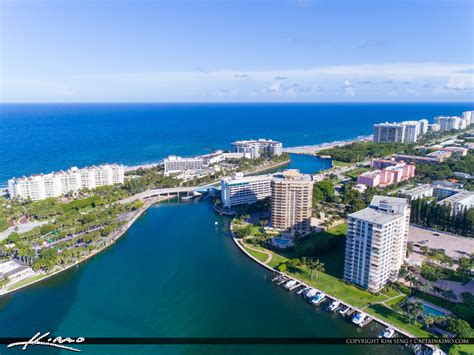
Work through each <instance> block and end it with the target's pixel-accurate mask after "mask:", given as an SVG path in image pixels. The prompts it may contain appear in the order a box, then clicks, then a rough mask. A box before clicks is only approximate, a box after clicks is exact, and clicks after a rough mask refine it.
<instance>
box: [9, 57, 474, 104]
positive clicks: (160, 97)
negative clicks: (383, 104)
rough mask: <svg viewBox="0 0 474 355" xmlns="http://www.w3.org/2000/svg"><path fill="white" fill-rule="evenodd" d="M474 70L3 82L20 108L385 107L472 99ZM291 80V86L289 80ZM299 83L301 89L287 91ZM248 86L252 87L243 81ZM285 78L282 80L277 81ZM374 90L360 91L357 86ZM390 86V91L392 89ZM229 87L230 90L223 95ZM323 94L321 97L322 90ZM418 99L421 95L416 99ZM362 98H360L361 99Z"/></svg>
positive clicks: (447, 67)
mask: <svg viewBox="0 0 474 355" xmlns="http://www.w3.org/2000/svg"><path fill="white" fill-rule="evenodd" d="M473 73H474V64H444V63H385V64H359V65H337V66H336V65H335V66H321V67H314V68H307V69H283V70H282V69H275V70H247V69H246V68H239V69H238V70H237V69H236V70H232V69H222V70H207V71H203V70H199V71H197V70H192V71H178V72H123V73H120V72H119V73H110V74H86V73H83V74H77V75H75V76H71V77H66V78H60V79H54V78H28V79H24V78H18V79H17V80H4V81H3V82H2V87H1V89H2V93H1V95H0V96H1V100H2V101H4V102H8V101H11V102H14V101H31V102H34V101H40V102H47V101H50V102H51V101H53V102H54V101H193V100H200V99H202V98H205V99H206V100H213V99H215V100H220V99H222V100H224V99H232V100H234V99H235V100H245V99H249V100H257V101H258V100H259V99H260V100H266V99H271V98H272V97H273V98H274V99H275V100H284V99H286V98H288V99H301V100H303V101H304V100H314V99H316V98H318V99H321V100H329V101H330V100H338V99H339V100H340V98H341V82H342V83H343V85H342V89H343V94H344V95H345V97H354V96H357V99H358V100H375V101H377V100H383V99H384V98H385V93H386V87H385V88H382V87H381V86H383V85H384V84H383V83H384V82H385V83H395V82H400V83H403V82H407V83H406V85H404V86H405V87H406V89H409V90H401V91H399V92H397V95H398V97H399V98H400V99H407V100H410V99H411V98H412V97H415V96H416V97H418V98H421V99H425V100H429V99H439V97H440V96H441V95H445V96H446V97H447V98H449V97H452V98H462V99H465V100H468V99H471V100H472V95H471V96H470V97H469V96H467V95H469V94H470V93H472V92H471V91H470V90H473V88H474V74H473ZM282 78H285V79H286V80H281V79H282ZM287 78H291V80H292V82H293V83H294V84H292V85H286V86H285V85H284V83H285V82H287V81H288V79H287ZM236 79H246V80H236ZM277 79H280V80H277ZM363 82H365V83H369V82H370V83H371V85H364V88H363V90H362V89H361V90H357V93H356V90H355V87H354V85H353V83H363ZM426 83H430V86H429V87H428V86H426ZM385 85H386V84H385ZM222 88H226V89H224V90H222ZM315 88H317V90H316V89H315ZM415 92H417V95H414V93H415ZM356 94H357V95H356Z"/></svg>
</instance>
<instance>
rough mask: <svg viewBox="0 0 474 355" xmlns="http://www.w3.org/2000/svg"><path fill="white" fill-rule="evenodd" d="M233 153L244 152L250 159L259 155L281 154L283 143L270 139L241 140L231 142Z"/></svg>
mask: <svg viewBox="0 0 474 355" xmlns="http://www.w3.org/2000/svg"><path fill="white" fill-rule="evenodd" d="M232 150H233V151H234V152H235V153H244V154H246V155H247V156H248V157H250V158H251V159H257V158H259V157H260V156H261V155H264V154H267V155H270V156H272V155H276V156H278V155H282V154H283V144H282V143H281V142H277V141H274V140H271V139H262V138H260V139H256V140H242V141H235V142H233V143H232Z"/></svg>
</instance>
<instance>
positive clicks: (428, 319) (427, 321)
mask: <svg viewBox="0 0 474 355" xmlns="http://www.w3.org/2000/svg"><path fill="white" fill-rule="evenodd" d="M423 321H424V322H425V325H426V328H430V327H431V326H432V325H433V324H434V323H435V321H436V318H435V317H434V316H426V317H424V319H423Z"/></svg>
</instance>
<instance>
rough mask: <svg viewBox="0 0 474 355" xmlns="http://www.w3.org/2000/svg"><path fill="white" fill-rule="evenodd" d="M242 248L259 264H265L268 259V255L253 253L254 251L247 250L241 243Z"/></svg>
mask: <svg viewBox="0 0 474 355" xmlns="http://www.w3.org/2000/svg"><path fill="white" fill-rule="evenodd" d="M242 245H243V247H244V248H245V250H247V251H248V252H249V254H250V255H252V256H253V257H255V258H257V259H258V260H259V261H261V262H265V261H266V260H267V258H268V255H267V254H265V253H261V252H259V251H255V250H252V249H249V248H248V247H247V246H246V244H245V243H242Z"/></svg>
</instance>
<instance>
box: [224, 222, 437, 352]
mask: <svg viewBox="0 0 474 355" xmlns="http://www.w3.org/2000/svg"><path fill="white" fill-rule="evenodd" d="M230 234H231V237H232V241H233V242H234V244H235V245H236V246H237V247H238V248H239V249H240V250H241V251H242V252H243V253H244V254H245V255H246V256H247V257H249V258H250V259H251V260H252V261H253V262H255V263H257V264H259V265H260V266H262V267H264V268H265V269H267V270H268V271H270V272H272V273H277V274H279V275H284V276H286V277H288V278H290V279H291V280H295V281H297V282H299V283H301V284H303V285H304V286H305V287H312V288H315V287H314V286H311V285H309V284H307V283H306V282H304V281H302V280H300V279H297V278H295V277H293V276H291V275H289V274H286V273H284V272H281V271H279V270H275V269H273V268H272V267H270V266H269V265H267V264H265V263H264V262H262V261H260V260H258V259H257V258H256V257H254V256H253V255H252V254H250V253H249V252H248V251H247V250H246V249H245V247H244V246H243V245H242V244H241V243H240V242H239V240H238V239H237V238H236V237H235V236H234V231H233V227H232V221H231V222H230ZM318 291H319V290H318ZM324 293H325V294H326V295H327V296H329V298H331V299H333V300H337V301H339V302H341V304H344V305H348V306H350V307H352V308H353V309H355V310H356V311H357V312H362V313H366V314H368V315H369V316H370V317H371V318H372V319H373V320H374V321H376V322H377V323H379V324H382V325H383V326H385V327H391V328H393V329H395V331H397V332H398V333H400V334H403V335H405V336H406V337H408V338H417V337H416V336H415V335H413V334H411V333H410V332H408V331H406V330H403V329H400V328H398V327H397V326H395V325H392V324H390V323H388V322H386V321H383V320H381V319H380V318H378V317H377V316H375V315H374V314H373V313H368V312H367V311H363V310H361V309H359V308H358V307H355V306H352V305H351V304H349V303H347V302H345V301H343V300H341V299H339V298H337V297H334V296H332V295H330V294H328V293H327V292H324ZM424 345H425V346H427V347H429V348H432V349H433V348H434V347H433V346H432V345H429V344H424Z"/></svg>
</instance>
